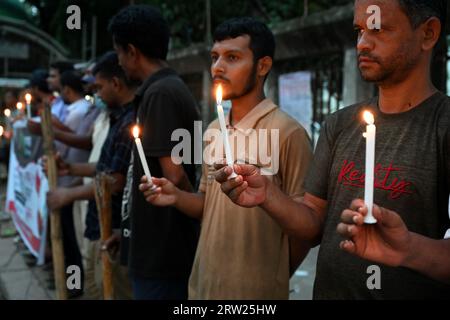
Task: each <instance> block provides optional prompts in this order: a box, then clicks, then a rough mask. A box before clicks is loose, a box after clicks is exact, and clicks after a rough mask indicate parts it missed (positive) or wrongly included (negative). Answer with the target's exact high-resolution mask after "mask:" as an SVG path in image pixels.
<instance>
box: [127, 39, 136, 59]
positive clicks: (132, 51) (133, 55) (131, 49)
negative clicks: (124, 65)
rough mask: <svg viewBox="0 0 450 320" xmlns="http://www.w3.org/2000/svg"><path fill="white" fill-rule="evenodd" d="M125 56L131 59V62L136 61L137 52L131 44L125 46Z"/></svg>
mask: <svg viewBox="0 0 450 320" xmlns="http://www.w3.org/2000/svg"><path fill="white" fill-rule="evenodd" d="M126 53H127V55H128V56H129V57H130V58H132V59H133V60H135V59H137V57H138V54H139V50H138V49H137V48H136V47H135V46H134V45H132V44H131V43H129V44H128V45H127V51H126Z"/></svg>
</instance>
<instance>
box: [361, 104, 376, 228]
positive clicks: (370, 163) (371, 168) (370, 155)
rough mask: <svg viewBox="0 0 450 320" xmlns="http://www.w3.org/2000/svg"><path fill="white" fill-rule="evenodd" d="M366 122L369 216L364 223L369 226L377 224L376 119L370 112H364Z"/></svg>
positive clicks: (366, 176)
mask: <svg viewBox="0 0 450 320" xmlns="http://www.w3.org/2000/svg"><path fill="white" fill-rule="evenodd" d="M364 120H365V121H366V122H367V127H366V132H365V134H364V137H365V138H366V175H365V188H364V203H365V204H366V206H367V210H368V212H367V215H366V216H365V218H364V222H365V223H367V224H375V223H377V220H376V219H375V218H374V217H373V189H374V185H375V177H374V175H375V136H376V131H377V130H376V129H377V128H376V127H375V124H374V123H375V119H374V117H373V115H372V113H370V112H369V111H365V112H364Z"/></svg>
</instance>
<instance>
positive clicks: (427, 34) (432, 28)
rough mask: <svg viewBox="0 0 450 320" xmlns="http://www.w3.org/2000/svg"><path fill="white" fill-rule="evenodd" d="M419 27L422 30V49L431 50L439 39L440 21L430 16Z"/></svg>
mask: <svg viewBox="0 0 450 320" xmlns="http://www.w3.org/2000/svg"><path fill="white" fill-rule="evenodd" d="M420 28H421V29H422V32H423V43H422V49H423V50H425V51H429V50H432V49H433V48H434V47H435V46H436V44H437V42H438V41H439V37H440V35H441V32H442V30H441V29H442V26H441V21H440V20H439V19H438V18H436V17H431V18H429V19H428V20H427V21H425V22H424V23H423V24H422V25H421V26H420Z"/></svg>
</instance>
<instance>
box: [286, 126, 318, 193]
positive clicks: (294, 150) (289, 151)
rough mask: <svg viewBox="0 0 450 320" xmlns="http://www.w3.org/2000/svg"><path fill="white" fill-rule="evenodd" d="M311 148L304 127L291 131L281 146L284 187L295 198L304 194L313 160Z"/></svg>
mask: <svg viewBox="0 0 450 320" xmlns="http://www.w3.org/2000/svg"><path fill="white" fill-rule="evenodd" d="M311 149H312V148H311V143H310V140H309V138H308V135H307V133H306V131H305V130H304V129H303V128H299V129H297V130H295V131H294V132H293V133H291V134H290V135H289V136H288V137H287V139H286V140H285V141H284V142H283V145H282V146H281V149H280V174H281V178H282V189H283V191H284V192H285V193H286V194H287V195H289V196H290V197H291V198H293V199H295V198H300V197H302V196H303V194H304V189H303V184H304V180H305V177H306V174H307V172H308V169H309V166H310V163H311V160H312V150H311Z"/></svg>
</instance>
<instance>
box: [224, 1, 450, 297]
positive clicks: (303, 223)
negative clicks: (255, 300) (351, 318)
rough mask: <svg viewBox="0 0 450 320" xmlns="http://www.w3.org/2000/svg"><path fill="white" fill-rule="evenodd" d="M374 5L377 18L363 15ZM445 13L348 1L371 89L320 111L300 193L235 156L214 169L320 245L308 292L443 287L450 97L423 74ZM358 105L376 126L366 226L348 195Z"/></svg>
mask: <svg viewBox="0 0 450 320" xmlns="http://www.w3.org/2000/svg"><path fill="white" fill-rule="evenodd" d="M373 5H376V6H378V7H379V8H380V10H381V13H382V15H381V19H382V20H381V24H380V26H378V27H377V26H374V25H373V24H372V23H371V21H372V19H371V14H370V13H369V14H368V13H367V12H372V9H373V7H372V9H371V10H368V9H369V6H373ZM445 12H446V2H445V1H441V0H433V1H432V0H428V1H427V0H416V1H408V2H406V1H402V0H396V1H381V0H356V1H355V17H354V25H355V29H356V31H357V32H358V43H357V50H358V57H359V69H360V71H361V74H362V76H363V78H364V79H365V80H367V81H370V82H374V83H376V84H377V85H378V87H379V97H377V98H375V99H373V100H371V101H366V102H365V103H362V104H358V105H354V106H352V107H349V108H346V109H344V110H341V111H339V112H337V113H335V114H333V115H332V116H330V117H329V118H328V119H327V121H326V122H325V124H324V125H323V128H322V132H321V136H320V139H319V142H318V145H317V149H316V151H315V159H314V161H313V162H312V163H313V165H312V167H311V168H310V172H309V175H308V178H307V179H306V183H305V190H306V194H305V197H304V199H303V200H302V201H300V202H295V201H293V200H291V199H289V198H288V197H287V196H286V195H284V194H283V193H282V192H281V191H280V190H279V189H278V188H277V187H275V186H274V185H273V184H271V183H270V182H269V181H268V180H267V179H265V178H264V177H263V176H261V175H260V174H259V171H258V169H257V168H255V167H252V166H243V165H235V166H234V169H235V171H236V173H237V174H239V176H238V177H237V178H236V179H231V180H227V176H228V175H229V174H231V168H227V167H225V168H223V169H221V170H220V172H219V173H218V175H217V177H216V180H217V181H219V182H220V183H222V190H223V191H224V192H225V193H227V194H228V195H229V197H230V198H231V199H232V200H233V201H234V202H236V203H237V204H239V205H243V206H252V205H259V206H261V207H263V208H264V209H265V210H266V211H267V212H268V213H269V214H270V215H271V217H272V218H273V219H275V220H276V221H277V222H278V223H279V224H280V226H281V227H282V228H283V229H284V230H285V231H286V232H287V233H288V234H290V235H292V236H296V237H298V238H300V239H303V240H304V241H305V242H307V243H309V244H310V245H312V246H313V245H317V244H319V243H320V244H321V248H320V253H319V258H318V262H317V277H316V281H315V287H314V298H315V299H406V298H410V299H418V298H439V299H442V298H444V299H445V298H449V297H450V240H442V238H443V236H444V233H445V231H446V230H447V229H448V228H449V227H450V222H449V219H448V213H447V208H448V195H449V171H450V168H449V163H450V160H449V152H450V138H449V133H448V130H449V129H448V127H449V125H450V124H449V108H450V101H449V98H448V97H446V96H445V95H443V94H442V93H439V92H438V91H437V89H436V88H435V87H434V86H433V84H432V83H431V76H430V64H431V60H432V53H433V48H434V47H435V45H436V43H437V42H438V40H439V37H440V33H441V29H442V27H441V26H443V25H444V23H443V22H444V17H445ZM365 110H370V111H372V113H373V114H374V116H375V122H376V126H377V134H376V150H375V184H374V187H375V192H374V202H375V203H376V204H378V205H379V206H380V207H379V206H375V208H374V215H375V218H377V219H378V223H377V224H375V225H364V223H363V216H364V215H365V214H366V213H367V209H366V208H365V206H364V203H363V201H362V200H354V199H357V198H361V197H362V196H363V194H364V183H365V164H364V161H365V145H366V142H365V140H364V139H363V137H362V134H363V132H364V131H365V126H366V125H365V123H364V122H363V120H362V112H363V111H365ZM352 200H353V201H352ZM347 208H348V209H347ZM386 208H389V209H386ZM336 231H337V232H336ZM339 248H341V249H343V250H339ZM374 270H375V271H374ZM372 273H373V274H372ZM371 275H373V277H371Z"/></svg>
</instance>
